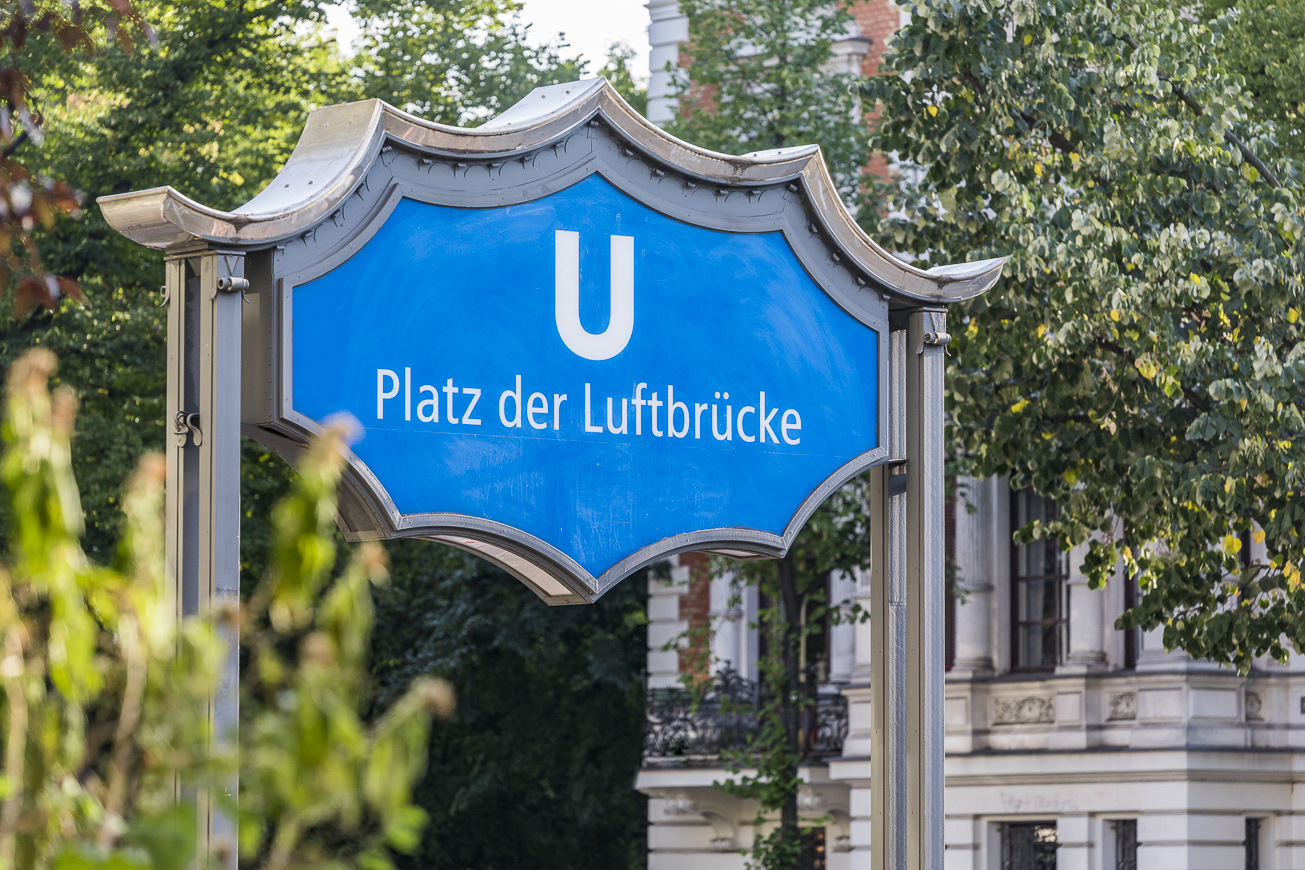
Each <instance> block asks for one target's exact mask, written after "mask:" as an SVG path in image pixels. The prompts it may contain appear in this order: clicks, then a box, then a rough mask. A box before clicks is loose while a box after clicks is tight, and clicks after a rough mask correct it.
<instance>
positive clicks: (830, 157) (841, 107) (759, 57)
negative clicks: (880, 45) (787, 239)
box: [667, 0, 870, 209]
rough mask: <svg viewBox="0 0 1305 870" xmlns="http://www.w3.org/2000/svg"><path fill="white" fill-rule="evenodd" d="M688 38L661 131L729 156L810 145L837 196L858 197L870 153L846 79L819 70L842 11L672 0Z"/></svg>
mask: <svg viewBox="0 0 1305 870" xmlns="http://www.w3.org/2000/svg"><path fill="white" fill-rule="evenodd" d="M680 10H681V11H682V12H683V13H684V14H685V15H687V16H688V18H689V32H690V34H691V38H690V40H689V43H688V45H686V46H684V48H683V49H682V54H683V56H684V58H685V60H686V63H685V65H684V66H683V67H682V68H681V69H680V70H679V71H678V78H677V81H676V90H677V93H678V98H679V113H678V116H677V117H676V119H675V120H674V121H673V122H672V123H671V124H669V125H667V129H668V130H669V131H670V132H671V133H674V134H675V135H676V136H679V137H681V138H683V139H686V140H687V141H689V142H693V143H694V144H696V145H701V146H703V147H705V148H711V149H714V150H716V151H723V152H726V153H729V154H739V153H743V152H745V151H764V150H769V149H772V148H790V147H793V146H798V145H810V144H812V143H816V144H818V145H820V148H821V150H822V152H823V153H824V156H825V162H826V163H828V165H829V170H830V173H831V174H832V175H833V177H834V181H835V182H836V183H837V184H838V188H839V190H840V191H841V192H842V194H843V197H844V199H845V200H846V201H847V202H848V203H849V204H850V205H852V206H853V207H854V208H857V209H860V208H861V207H862V205H863V204H864V202H863V200H864V195H863V191H862V187H863V185H864V184H865V182H866V179H865V178H863V174H864V168H865V165H866V163H867V161H868V160H869V157H870V152H869V150H868V146H867V143H866V138H867V137H866V134H865V127H864V124H863V122H862V113H861V105H860V102H859V100H858V99H857V96H856V94H855V93H854V84H855V81H856V78H857V77H856V76H855V75H853V74H851V73H845V72H833V71H827V69H826V68H827V67H828V66H829V65H830V64H831V63H833V60H834V55H833V51H832V48H833V44H834V42H835V41H837V40H839V39H843V38H846V36H847V26H848V24H849V23H850V22H851V20H852V18H851V15H849V14H848V12H847V10H846V8H845V7H844V5H843V4H841V3H829V2H826V0H682V2H681V3H680Z"/></svg>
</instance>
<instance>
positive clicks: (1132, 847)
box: [1110, 819, 1137, 870]
mask: <svg viewBox="0 0 1305 870" xmlns="http://www.w3.org/2000/svg"><path fill="white" fill-rule="evenodd" d="M1110 826H1111V827H1112V828H1113V829H1114V834H1115V863H1114V865H1113V866H1114V868H1115V870H1137V819H1118V820H1116V821H1114V822H1111V823H1110Z"/></svg>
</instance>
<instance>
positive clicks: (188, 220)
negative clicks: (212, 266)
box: [98, 78, 1005, 304]
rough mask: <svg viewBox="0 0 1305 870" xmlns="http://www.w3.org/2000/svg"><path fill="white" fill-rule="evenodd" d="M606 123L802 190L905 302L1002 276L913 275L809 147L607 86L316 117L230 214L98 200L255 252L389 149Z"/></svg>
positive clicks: (353, 106)
mask: <svg viewBox="0 0 1305 870" xmlns="http://www.w3.org/2000/svg"><path fill="white" fill-rule="evenodd" d="M596 118H601V119H602V120H603V121H605V122H606V124H607V125H608V126H609V127H611V128H612V129H613V130H614V131H615V132H616V133H617V134H618V135H619V136H620V137H621V138H623V139H625V140H626V141H628V142H629V143H630V145H631V146H632V147H633V148H637V149H638V150H639V151H641V152H642V153H643V155H644V157H645V159H647V160H649V161H651V162H653V163H654V164H660V165H662V166H663V167H664V170H663V171H665V172H670V173H676V174H678V175H681V176H683V177H685V178H686V179H695V180H697V181H698V182H701V183H703V184H711V185H716V186H718V187H721V188H729V189H735V190H749V189H752V190H756V189H760V188H767V187H774V186H776V185H798V186H799V187H800V189H801V190H802V191H803V193H804V195H805V197H806V198H807V199H808V200H809V203H810V206H811V211H812V213H813V214H814V215H816V217H817V220H818V221H819V223H820V224H821V225H822V229H823V230H824V231H825V233H827V234H828V237H829V239H830V241H831V243H832V244H833V246H835V247H836V248H837V249H838V250H840V251H842V252H843V254H844V255H845V256H846V257H847V259H848V261H849V263H848V265H849V266H851V267H853V268H854V269H857V270H860V271H861V272H863V273H865V274H866V275H867V276H868V277H869V278H871V279H873V280H874V281H875V282H876V283H877V284H880V285H883V286H887V287H891V288H893V290H894V293H895V295H900V296H901V297H902V298H903V299H906V300H913V301H916V302H921V303H926V304H930V303H932V304H949V303H952V302H960V301H964V300H966V299H971V298H974V297H975V296H978V295H979V294H981V293H983V292H984V291H986V290H987V289H988V288H990V287H991V286H992V285H993V284H994V283H996V281H997V278H998V277H999V276H1000V274H1001V270H1002V266H1003V265H1004V263H1005V259H1004V258H999V259H994V260H983V261H979V262H973V263H963V264H956V265H951V266H939V267H936V268H934V269H929V270H924V269H918V268H916V267H914V266H912V265H910V264H909V263H905V262H903V261H901V260H899V259H897V258H896V257H894V256H893V255H892V254H890V253H888V252H887V251H885V250H884V249H883V248H882V247H880V246H879V245H878V244H877V243H875V241H874V240H873V239H871V238H870V237H869V236H867V235H866V234H865V232H863V231H862V230H861V228H860V227H859V226H857V224H856V223H855V221H853V220H852V217H851V215H850V214H849V213H848V211H847V209H846V208H845V207H844V206H843V203H842V201H841V199H840V197H839V194H838V190H837V188H836V187H835V185H834V183H833V180H832V179H831V178H830V175H829V171H828V169H827V167H826V166H825V162H824V158H823V157H822V155H821V153H820V149H819V148H818V147H817V146H814V145H808V146H803V147H799V148H783V149H778V150H774V151H760V152H756V153H753V154H746V155H743V156H741V157H735V156H730V155H726V154H720V153H717V152H714V151H708V150H706V149H703V148H698V147H697V146H694V145H691V144H689V143H687V142H684V141H682V140H680V139H677V138H675V137H674V136H671V135H669V134H668V133H666V132H664V131H663V130H661V129H660V128H658V127H656V126H654V125H653V124H652V123H650V122H649V121H648V120H647V119H645V118H643V117H642V116H640V115H639V114H638V113H637V112H635V111H634V109H632V108H631V107H630V105H629V104H628V103H626V102H625V100H623V99H622V98H621V96H620V95H619V94H618V93H617V92H616V90H615V89H614V88H613V87H612V86H611V84H609V83H608V81H607V80H606V79H603V78H597V79H586V80H584V81H579V82H572V83H568V84H560V85H552V86H549V87H544V88H537V89H536V90H534V91H533V92H531V93H530V95H529V96H527V97H526V98H525V99H523V100H522V101H521V102H519V103H517V104H516V105H515V106H513V107H512V108H510V109H508V110H507V111H506V112H504V113H503V114H502V115H499V116H498V117H497V118H494V119H493V120H491V121H489V122H488V123H486V124H483V125H482V126H480V127H477V128H472V129H468V128H462V127H451V126H447V125H444V124H436V123H432V122H430V121H425V120H422V119H421V118H417V117H415V116H413V115H410V114H408V113H407V112H403V111H401V110H399V109H396V108H394V107H393V106H391V105H389V104H387V103H385V102H382V101H381V100H365V101H362V102H357V103H345V104H341V105H337V106H327V107H325V108H320V109H315V110H313V112H312V113H311V114H310V115H309V117H308V123H307V125H306V126H305V128H304V132H303V134H302V135H301V136H300V138H299V142H298V144H297V145H296V146H295V150H294V153H293V154H292V155H291V156H290V159H289V161H287V163H286V165H285V167H284V168H283V169H282V170H281V172H280V173H279V174H278V175H277V176H276V178H274V179H273V180H272V182H271V183H270V184H269V185H268V186H267V187H266V188H265V189H264V190H263V191H262V192H261V193H259V194H258V195H257V196H255V197H254V198H253V199H252V200H250V201H249V202H248V203H246V204H245V205H243V206H241V207H240V208H238V209H236V210H235V211H234V212H224V211H219V210H218V209H214V208H209V207H208V206H205V205H201V204H200V203H197V202H195V201H194V200H192V199H190V198H189V197H187V196H185V195H183V194H181V193H179V192H178V191H177V190H175V189H174V188H172V187H156V188H152V189H150V190H143V191H136V192H132V193H124V194H118V195H114V196H105V197H101V198H100V199H99V200H98V202H99V204H100V207H101V209H102V210H103V212H104V216H105V218H106V220H108V222H109V224H110V225H111V226H112V227H113V228H114V229H116V230H118V231H119V232H121V233H122V234H123V235H125V236H127V237H128V238H130V239H132V240H134V241H136V242H138V243H140V244H142V245H146V246H148V247H151V248H159V249H167V248H172V247H175V246H181V245H186V244H188V243H192V242H197V241H203V242H208V243H212V244H218V245H222V246H226V247H231V248H238V249H246V250H257V249H262V248H268V247H272V246H274V245H276V244H278V243H280V242H283V241H284V240H286V239H289V238H292V237H294V236H297V235H301V234H303V233H304V232H306V231H308V230H311V229H312V228H313V227H314V226H316V225H317V224H319V223H321V222H322V221H324V220H326V219H327V218H328V217H329V216H330V215H331V214H333V213H334V212H335V211H336V210H337V209H338V208H339V207H340V205H341V204H342V203H343V202H345V201H346V200H347V199H348V198H349V197H350V196H351V195H352V194H353V193H354V192H355V191H356V190H357V188H358V186H359V185H360V184H361V183H363V180H364V178H365V176H366V174H367V172H368V170H369V168H370V167H371V166H372V164H373V163H374V162H375V161H376V160H377V159H378V158H379V156H380V155H381V153H382V152H383V150H384V149H386V148H387V147H393V146H401V147H405V148H408V149H414V150H417V151H419V152H422V153H425V154H428V155H430V156H431V157H432V158H434V159H445V160H461V161H466V162H468V163H473V162H481V161H497V160H504V159H511V158H516V157H519V156H521V155H523V154H526V153H529V152H537V151H539V150H540V149H541V148H546V147H550V145H551V144H552V143H555V142H558V141H561V140H563V139H565V138H566V137H567V136H569V135H571V134H573V133H574V132H575V131H576V129H577V128H580V127H583V126H584V125H586V124H589V123H591V122H594V121H595V119H596Z"/></svg>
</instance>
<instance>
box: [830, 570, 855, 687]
mask: <svg viewBox="0 0 1305 870" xmlns="http://www.w3.org/2000/svg"><path fill="white" fill-rule="evenodd" d="M855 601H856V578H855V577H854V576H853V575H852V574H850V573H846V572H842V571H839V572H835V574H834V576H833V577H831V578H830V579H829V605H830V607H831V608H832V610H833V612H834V613H836V614H839V618H838V619H837V621H834V622H833V624H832V625H831V626H830V628H829V682H831V683H836V684H838V685H842V684H844V683H847V682H850V681H851V679H852V671H853V670H854V669H855V668H856V623H855V619H856V616H855V611H854V610H852V609H850V608H851V606H852V605H853V604H854V603H855Z"/></svg>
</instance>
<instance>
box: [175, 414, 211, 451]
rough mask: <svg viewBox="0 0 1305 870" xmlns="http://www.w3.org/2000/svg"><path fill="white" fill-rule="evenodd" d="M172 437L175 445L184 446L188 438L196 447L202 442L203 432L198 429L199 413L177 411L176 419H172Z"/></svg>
mask: <svg viewBox="0 0 1305 870" xmlns="http://www.w3.org/2000/svg"><path fill="white" fill-rule="evenodd" d="M172 439H173V443H174V444H175V445H176V446H177V447H185V446H186V441H187V440H188V439H189V440H193V441H194V442H195V446H196V447H199V446H200V445H201V444H203V443H204V433H203V432H201V431H200V429H199V415H198V414H187V413H185V412H184V411H178V412H177V416H176V419H174V420H173V421H172Z"/></svg>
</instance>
